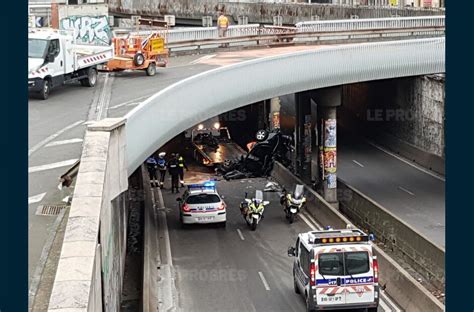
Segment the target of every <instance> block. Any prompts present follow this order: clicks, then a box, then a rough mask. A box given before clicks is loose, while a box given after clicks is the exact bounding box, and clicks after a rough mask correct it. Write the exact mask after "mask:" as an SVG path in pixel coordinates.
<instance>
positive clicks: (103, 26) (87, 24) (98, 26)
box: [60, 15, 112, 45]
mask: <svg viewBox="0 0 474 312" xmlns="http://www.w3.org/2000/svg"><path fill="white" fill-rule="evenodd" d="M60 28H61V29H66V30H72V29H74V30H75V31H76V36H77V37H76V40H77V41H78V42H79V43H84V44H94V45H110V43H111V41H112V31H111V30H110V26H109V22H108V18H107V16H105V15H103V16H68V17H66V18H63V19H61V23H60Z"/></svg>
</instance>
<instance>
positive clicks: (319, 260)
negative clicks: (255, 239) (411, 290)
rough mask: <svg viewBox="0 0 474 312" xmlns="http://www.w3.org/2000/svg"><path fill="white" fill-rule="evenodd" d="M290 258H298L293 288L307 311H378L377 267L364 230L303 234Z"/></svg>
mask: <svg viewBox="0 0 474 312" xmlns="http://www.w3.org/2000/svg"><path fill="white" fill-rule="evenodd" d="M288 256H293V257H295V260H294V264H293V279H294V288H295V292H296V293H298V294H302V295H303V296H304V298H305V300H306V307H307V311H318V310H338V309H367V310H368V311H369V312H375V311H377V307H378V303H379V285H378V263H377V259H376V257H375V256H374V255H373V251H372V243H371V242H370V240H369V235H367V234H365V233H364V232H362V231H361V230H359V229H343V230H324V231H312V232H307V233H301V234H299V235H298V238H297V240H296V246H295V247H290V248H289V249H288Z"/></svg>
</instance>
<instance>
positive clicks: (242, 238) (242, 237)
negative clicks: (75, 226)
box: [237, 229, 245, 240]
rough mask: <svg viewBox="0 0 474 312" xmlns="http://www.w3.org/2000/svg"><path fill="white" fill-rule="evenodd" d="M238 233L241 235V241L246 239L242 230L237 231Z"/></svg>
mask: <svg viewBox="0 0 474 312" xmlns="http://www.w3.org/2000/svg"><path fill="white" fill-rule="evenodd" d="M237 233H238V234H239V236H240V239H241V240H245V238H244V236H243V235H242V232H241V231H240V229H237Z"/></svg>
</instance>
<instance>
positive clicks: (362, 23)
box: [115, 16, 445, 44]
mask: <svg viewBox="0 0 474 312" xmlns="http://www.w3.org/2000/svg"><path fill="white" fill-rule="evenodd" d="M444 26H445V17H444V16H420V17H392V18H371V19H348V20H331V21H309V22H301V23H298V24H296V27H277V26H269V25H260V24H248V25H232V26H229V29H228V31H227V34H226V37H227V38H238V37H245V36H254V35H277V34H284V33H302V32H303V33H304V32H340V31H352V30H354V31H357V30H376V29H413V28H417V27H420V28H421V27H444ZM152 32H158V33H159V34H160V35H161V36H162V37H164V38H165V41H166V43H168V44H170V43H179V42H185V41H193V40H195V41H198V40H206V39H217V38H219V34H218V31H217V27H192V28H181V29H168V30H166V29H161V30H142V31H136V32H132V34H140V35H149V34H151V33H152ZM120 33H121V31H120V30H116V31H115V35H117V34H120ZM128 33H129V32H128V31H123V34H128Z"/></svg>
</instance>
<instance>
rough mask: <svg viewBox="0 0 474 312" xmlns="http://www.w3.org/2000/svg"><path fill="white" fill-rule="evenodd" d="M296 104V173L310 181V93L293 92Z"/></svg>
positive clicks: (305, 180) (304, 179) (307, 181)
mask: <svg viewBox="0 0 474 312" xmlns="http://www.w3.org/2000/svg"><path fill="white" fill-rule="evenodd" d="M295 104H296V174H297V175H298V176H299V177H300V178H301V179H302V180H303V181H304V182H305V183H307V184H310V183H311V160H312V157H311V141H312V140H311V131H312V129H311V95H310V93H309V92H299V93H296V94H295Z"/></svg>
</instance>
